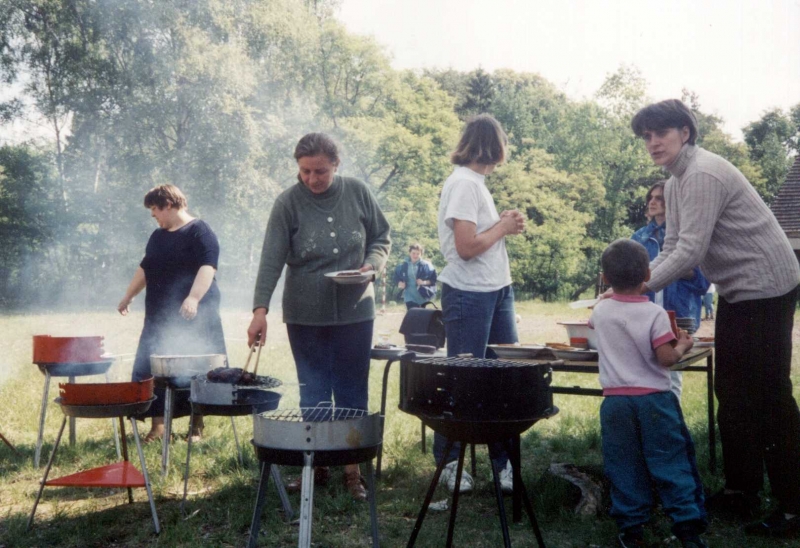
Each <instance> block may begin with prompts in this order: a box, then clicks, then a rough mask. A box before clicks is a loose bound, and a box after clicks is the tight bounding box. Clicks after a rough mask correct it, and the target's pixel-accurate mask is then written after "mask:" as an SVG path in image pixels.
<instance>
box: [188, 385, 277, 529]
mask: <svg viewBox="0 0 800 548" xmlns="http://www.w3.org/2000/svg"><path fill="white" fill-rule="evenodd" d="M255 379H256V381H255V382H254V383H252V384H247V385H238V384H233V383H227V382H214V381H210V380H208V378H207V376H206V375H197V376H196V377H194V378H192V380H191V385H190V388H191V395H190V396H189V402H190V403H191V406H192V409H191V415H190V416H189V432H188V434H187V435H186V440H187V446H186V467H185V468H184V474H183V499H182V500H181V505H180V508H181V511H183V510H184V507H185V505H186V496H187V494H188V489H189V469H190V466H191V460H192V430H193V429H194V421H195V415H202V416H223V417H231V430H232V431H233V440H234V443H235V444H236V452H237V454H238V456H239V464H243V463H244V461H243V459H242V450H241V447H240V446H239V435H238V433H237V431H236V422H235V421H234V420H233V417H241V416H244V415H250V414H253V413H262V412H264V411H272V410H274V409H277V407H278V403H279V402H280V400H281V394H280V392H276V391H275V390H274V389H275V388H279V387H280V386H281V385H282V384H283V383H282V382H281V381H280V380H278V379H276V378H274V377H267V376H258V377H255ZM271 473H272V474H273V477H275V478H276V484H278V486H279V494H280V495H281V502H282V503H283V507H284V511H285V512H286V515H287V516H289V517H291V514H292V508H291V505H290V504H289V499H288V497H287V496H286V493H285V490H283V482H282V481H280V472H279V471H278V469H277V468H273V469H272V471H271Z"/></svg>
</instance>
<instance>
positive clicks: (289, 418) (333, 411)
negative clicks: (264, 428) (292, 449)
mask: <svg viewBox="0 0 800 548" xmlns="http://www.w3.org/2000/svg"><path fill="white" fill-rule="evenodd" d="M368 415H370V412H369V411H366V410H364V409H350V408H347V407H328V406H317V407H301V408H299V409H276V410H275V411H267V412H265V413H261V415H260V416H261V417H263V418H265V419H267V420H274V421H284V422H324V421H343V420H349V419H360V418H362V417H366V416H368Z"/></svg>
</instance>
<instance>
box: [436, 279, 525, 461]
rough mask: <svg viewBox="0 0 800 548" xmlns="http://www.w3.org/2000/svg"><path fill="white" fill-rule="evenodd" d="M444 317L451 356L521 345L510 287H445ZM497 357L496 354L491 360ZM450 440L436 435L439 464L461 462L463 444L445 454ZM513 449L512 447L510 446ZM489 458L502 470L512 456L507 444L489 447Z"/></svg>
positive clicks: (483, 353)
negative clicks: (489, 347)
mask: <svg viewBox="0 0 800 548" xmlns="http://www.w3.org/2000/svg"><path fill="white" fill-rule="evenodd" d="M442 313H443V315H444V329H445V335H446V336H447V355H448V356H450V357H453V356H457V355H458V354H466V353H471V354H472V355H473V356H474V357H476V358H486V357H487V350H486V345H487V344H503V343H515V342H517V315H516V313H515V311H514V290H513V289H512V288H511V286H510V285H509V286H506V287H504V288H502V289H499V290H497V291H489V292H486V293H482V292H477V291H461V290H460V289H455V288H453V287H450V286H449V285H447V284H442ZM488 357H492V358H493V357H495V356H494V353H493V352H492V355H491V356H488ZM446 441H447V440H446V438H445V437H444V436H442V435H440V434H438V433H434V435H433V456H434V458H435V459H436V462H440V461H441V460H442V459H445V462H452V461H454V460H456V459H457V458H458V452H459V449H460V447H461V446H460V444H458V443H455V444H453V449H452V450H451V451H450V453H449V454H448V455H445V454H444V449H445V444H446ZM509 447H510V445H509ZM489 456H490V457H491V458H492V459H493V460H494V461H495V462H496V463H497V465H498V466H499V467H501V468H502V467H505V465H506V463H507V462H508V452H507V451H506V449H505V447H504V444H503V443H493V444H489Z"/></svg>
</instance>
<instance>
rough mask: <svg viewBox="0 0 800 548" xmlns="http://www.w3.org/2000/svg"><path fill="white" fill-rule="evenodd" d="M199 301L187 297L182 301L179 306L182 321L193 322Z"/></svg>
mask: <svg viewBox="0 0 800 548" xmlns="http://www.w3.org/2000/svg"><path fill="white" fill-rule="evenodd" d="M199 302H200V301H199V300H198V299H196V298H195V297H192V296H191V295H189V296H188V297H186V298H185V299H184V300H183V304H182V305H181V316H182V317H183V319H184V320H187V321H188V320H193V319H194V317H195V316H197V305H198V303H199Z"/></svg>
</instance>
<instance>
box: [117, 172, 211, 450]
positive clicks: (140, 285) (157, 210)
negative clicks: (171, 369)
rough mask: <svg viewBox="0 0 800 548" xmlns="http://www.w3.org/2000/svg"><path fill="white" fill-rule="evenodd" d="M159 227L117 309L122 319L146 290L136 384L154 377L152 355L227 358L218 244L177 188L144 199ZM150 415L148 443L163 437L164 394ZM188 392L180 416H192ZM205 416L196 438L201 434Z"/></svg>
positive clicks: (178, 406) (179, 399)
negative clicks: (151, 367)
mask: <svg viewBox="0 0 800 548" xmlns="http://www.w3.org/2000/svg"><path fill="white" fill-rule="evenodd" d="M144 206H145V207H146V208H148V209H150V212H151V215H152V217H153V218H154V219H155V220H156V222H157V223H158V226H159V228H158V229H156V231H155V232H153V233H152V234H151V235H150V240H149V241H148V242H147V248H146V249H145V255H144V259H142V262H141V263H140V264H139V268H137V269H136V272H135V273H134V275H133V279H132V280H131V283H130V285H129V286H128V290H127V291H126V292H125V296H124V297H123V298H122V300H121V301H120V303H119V305H118V306H117V310H118V311H119V313H120V314H122V315H123V316H125V315H127V314H128V307H129V306H130V304H131V302H132V301H133V299H134V297H135V296H136V295H138V294H139V293H140V292H141V291H142V290H143V289H145V287H146V288H147V291H146V293H145V301H144V306H145V312H144V328H143V329H142V335H141V337H140V338H139V347H138V349H137V351H136V359H135V361H134V363H133V380H134V381H139V380H142V379H146V378H148V377H150V376H151V372H150V356H151V355H154V354H156V355H158V354H225V353H226V351H225V339H224V337H223V333H222V321H221V319H220V316H219V303H220V292H219V288H218V287H217V282H216V280H215V279H214V275H215V273H216V271H217V264H218V262H219V242H218V241H217V236H216V235H215V234H214V231H213V230H211V227H210V226H209V225H208V223H206V222H205V221H202V220H200V219H195V218H194V217H192V216H191V215H189V213H188V211H187V210H186V208H187V202H186V197H185V196H184V195H183V192H181V190H180V189H179V188H178V187H176V186H173V185H161V186H157V187H155V188H153V189H151V190H150V191H149V192H148V193H147V194H146V195H145V197H144ZM156 395H157V399H156V401H155V402H153V405H152V406H151V407H150V410H149V411H148V416H151V417H153V420H152V426H151V429H150V432H149V433H148V434H147V436H145V442H150V441H153V440H156V439H159V438H161V437H163V435H164V390H163V389H158V388H156ZM188 398H189V395H188V392H187V391H185V390H183V391H178V392H177V393H176V401H175V414H174V416H176V417H180V416H184V415H188V414H189V411H190V409H189V399H188ZM202 428H203V422H202V418H201V419H200V421H199V423H198V422H197V421H196V422H195V427H194V429H193V431H192V436H195V437H199V436H200V435H201V434H202Z"/></svg>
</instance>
